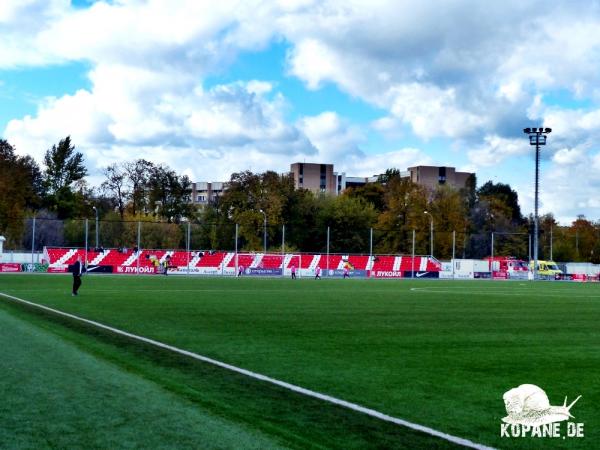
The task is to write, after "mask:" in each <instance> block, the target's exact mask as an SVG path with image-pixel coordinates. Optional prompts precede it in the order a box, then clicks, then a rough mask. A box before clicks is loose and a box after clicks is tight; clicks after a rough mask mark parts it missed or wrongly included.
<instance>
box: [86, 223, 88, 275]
mask: <svg viewBox="0 0 600 450" xmlns="http://www.w3.org/2000/svg"><path fill="white" fill-rule="evenodd" d="M87 263H88V219H87V218H86V219H85V264H86V266H87Z"/></svg>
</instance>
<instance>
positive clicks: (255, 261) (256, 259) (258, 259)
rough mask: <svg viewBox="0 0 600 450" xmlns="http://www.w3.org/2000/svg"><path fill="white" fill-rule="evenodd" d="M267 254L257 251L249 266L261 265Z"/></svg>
mask: <svg viewBox="0 0 600 450" xmlns="http://www.w3.org/2000/svg"><path fill="white" fill-rule="evenodd" d="M264 256H265V254H264V253H257V254H256V255H255V256H254V259H253V260H252V262H251V263H250V266H248V267H260V264H261V262H262V260H263V257H264Z"/></svg>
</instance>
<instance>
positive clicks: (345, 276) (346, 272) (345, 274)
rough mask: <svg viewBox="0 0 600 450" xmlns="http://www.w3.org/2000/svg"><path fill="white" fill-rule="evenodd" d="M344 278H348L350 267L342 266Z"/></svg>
mask: <svg viewBox="0 0 600 450" xmlns="http://www.w3.org/2000/svg"><path fill="white" fill-rule="evenodd" d="M344 278H350V269H349V268H348V266H344Z"/></svg>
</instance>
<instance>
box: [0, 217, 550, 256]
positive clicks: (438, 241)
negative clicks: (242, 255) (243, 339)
mask: <svg viewBox="0 0 600 450" xmlns="http://www.w3.org/2000/svg"><path fill="white" fill-rule="evenodd" d="M5 239H6V240H5V241H4V253H6V254H11V253H33V254H35V253H40V252H41V251H42V250H43V249H44V247H66V248H67V247H68V248H72V247H75V248H88V249H97V248H103V249H133V248H138V249H163V250H186V251H192V250H196V251H199V250H207V251H210V250H221V251H235V250H238V251H262V252H276V253H277V252H287V253H289V252H308V253H321V254H326V253H331V254H356V255H374V254H398V255H402V254H403V255H412V254H415V255H431V256H433V257H435V258H437V259H438V260H450V259H452V258H462V259H482V258H485V257H489V256H513V257H516V258H518V259H523V260H530V259H531V258H532V255H533V252H532V238H531V235H529V234H527V233H507V232H498V231H493V232H486V233H469V232H466V231H464V230H462V231H461V230H456V231H439V230H435V229H433V230H432V229H431V228H430V227H426V228H424V229H405V228H403V229H378V228H354V227H352V226H350V225H348V226H345V227H341V226H338V227H327V226H323V227H317V226H310V225H308V226H307V225H305V224H302V225H298V224H286V225H279V224H269V223H261V224H251V225H241V224H235V223H231V222H222V223H217V222H214V223H190V222H183V223H165V222H152V221H118V220H115V221H106V220H99V221H96V220H94V219H83V220H56V219H49V218H43V217H41V218H40V217H37V218H28V219H25V220H24V222H23V227H22V229H20V230H11V231H10V232H8V233H7V235H6V236H5ZM552 246H553V242H552V240H551V239H550V237H548V236H544V237H543V239H542V238H541V239H540V245H539V259H551V258H550V255H551V254H552Z"/></svg>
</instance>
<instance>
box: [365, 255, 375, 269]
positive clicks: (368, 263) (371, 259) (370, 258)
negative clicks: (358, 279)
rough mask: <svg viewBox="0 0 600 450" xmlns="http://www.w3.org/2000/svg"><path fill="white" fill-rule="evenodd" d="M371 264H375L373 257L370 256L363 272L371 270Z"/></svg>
mask: <svg viewBox="0 0 600 450" xmlns="http://www.w3.org/2000/svg"><path fill="white" fill-rule="evenodd" d="M373 264H375V257H374V256H370V257H369V261H368V262H367V265H366V267H365V270H371V269H372V268H373Z"/></svg>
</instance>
